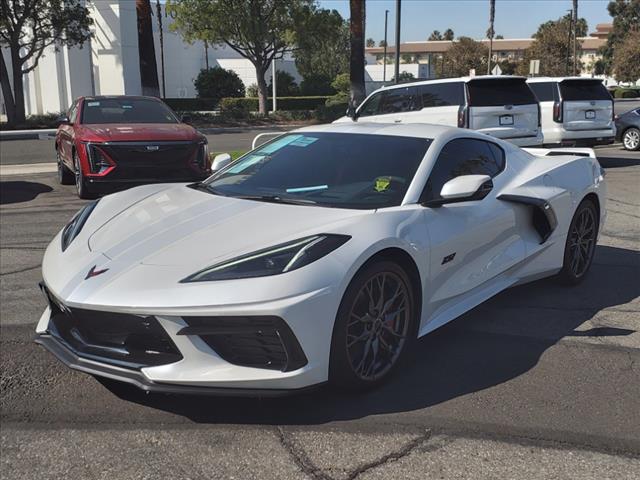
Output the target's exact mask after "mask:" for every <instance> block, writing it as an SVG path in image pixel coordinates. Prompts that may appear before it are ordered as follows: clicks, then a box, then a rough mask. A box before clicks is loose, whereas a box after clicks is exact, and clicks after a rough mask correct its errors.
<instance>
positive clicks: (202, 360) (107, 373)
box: [36, 286, 339, 396]
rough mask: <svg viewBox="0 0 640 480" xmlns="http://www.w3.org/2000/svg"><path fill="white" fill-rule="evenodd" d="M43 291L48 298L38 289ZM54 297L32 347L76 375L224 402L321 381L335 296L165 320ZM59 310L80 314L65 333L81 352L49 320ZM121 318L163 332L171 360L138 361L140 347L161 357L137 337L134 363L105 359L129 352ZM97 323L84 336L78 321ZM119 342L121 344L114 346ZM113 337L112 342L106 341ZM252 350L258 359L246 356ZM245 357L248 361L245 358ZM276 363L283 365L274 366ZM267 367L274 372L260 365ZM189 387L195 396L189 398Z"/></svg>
mask: <svg viewBox="0 0 640 480" xmlns="http://www.w3.org/2000/svg"><path fill="white" fill-rule="evenodd" d="M43 290H45V293H47V292H48V290H47V289H46V287H44V286H43ZM59 298H60V297H59V296H58V295H57V294H50V293H49V295H48V299H49V306H48V307H47V308H46V309H45V311H44V312H43V314H42V316H41V318H40V321H39V322H38V326H37V328H36V333H37V334H38V336H37V339H36V342H37V343H39V344H41V345H42V346H44V347H45V348H46V349H47V350H49V351H50V352H51V353H53V354H54V355H55V356H56V357H57V358H58V359H59V360H61V361H62V362H63V363H65V364H66V365H67V366H69V367H70V368H74V369H76V370H80V371H84V372H87V373H91V374H94V375H98V376H104V377H108V378H112V379H115V380H120V381H123V382H127V383H130V384H133V385H136V386H137V387H139V388H142V389H143V390H148V391H164V392H185V393H197V392H202V393H211V394H228V395H236V394H238V392H241V393H243V394H245V395H250V396H255V395H259V396H265V395H282V394H283V393H284V392H291V393H295V392H299V391H303V389H306V388H307V387H312V386H316V385H319V384H322V383H324V382H326V381H327V379H328V362H329V348H330V344H331V334H332V330H333V319H334V318H335V311H336V309H337V304H338V303H339V302H337V301H336V298H337V297H336V292H335V290H333V289H330V288H325V289H321V290H320V291H315V292H309V293H305V294H302V295H295V296H292V297H288V298H281V299H278V300H275V301H272V302H263V303H251V304H247V305H245V306H242V305H237V304H236V305H233V306H230V307H223V308H220V307H215V308H213V309H209V308H208V309H207V311H203V310H202V309H201V308H198V312H197V313H196V312H195V311H194V310H192V309H189V308H181V309H180V310H181V311H180V312H172V313H171V314H170V315H169V314H160V313H158V312H153V311H149V312H141V311H139V310H135V311H131V310H129V311H126V309H123V308H111V307H110V308H108V309H107V308H99V307H98V308H96V306H93V305H84V304H77V303H71V304H66V303H65V304H62V302H61V301H60V300H59ZM61 304H62V305H64V306H63V307H62V311H67V312H69V314H70V315H72V316H73V315H74V314H75V313H76V312H81V313H80V315H84V317H82V318H79V319H78V320H79V322H80V323H77V322H76V323H75V326H77V327H78V328H77V329H76V331H75V332H72V333H73V336H74V337H75V338H76V339H80V341H81V344H80V345H78V343H77V342H76V341H74V339H73V338H71V337H70V335H69V332H70V331H71V329H72V328H73V327H74V325H73V324H72V325H69V324H68V322H67V323H65V324H61V323H60V322H59V320H55V321H54V320H53V319H54V318H56V319H57V318H59V317H57V315H60V311H61V310H60V308H61V307H60V305H61ZM110 316H112V317H114V321H113V322H111V321H109V318H110ZM92 317H94V318H92ZM116 317H117V318H116ZM122 317H124V318H122ZM128 317H131V318H132V321H134V322H136V320H135V317H139V319H140V320H138V321H142V320H146V321H147V322H146V323H149V321H150V323H154V324H155V323H157V325H158V326H159V327H160V328H161V329H162V334H163V335H162V336H165V335H166V337H167V338H166V339H165V340H166V341H167V342H168V343H170V344H171V345H173V346H174V347H175V348H176V349H177V352H174V353H178V355H177V356H174V357H173V358H169V359H168V360H167V361H164V362H155V363H153V362H149V361H145V358H144V355H140V354H141V352H142V353H145V350H147V345H148V350H151V352H148V353H157V352H154V350H155V351H160V350H161V348H158V343H159V342H158V341H157V339H158V338H159V337H158V335H157V333H158V332H157V331H156V332H155V337H154V341H152V342H150V343H148V344H147V343H146V340H145V341H142V342H141V341H140V339H139V337H137V338H135V339H134V340H133V341H132V343H131V344H134V349H133V350H129V354H130V356H131V358H133V357H135V358H136V362H135V363H133V362H127V361H125V360H126V358H127V357H124V358H123V357H118V356H117V354H116V355H115V356H114V354H112V353H111V352H113V351H116V353H117V351H118V350H126V349H129V347H128V345H130V344H129V343H128V342H129V341H128V340H126V339H124V338H125V337H127V335H128V333H129V332H132V333H133V334H134V335H135V336H138V335H139V333H140V329H139V327H138V326H136V327H135V328H132V329H130V330H129V329H127V328H128V327H127V326H126V321H127V318H128ZM100 319H103V321H104V323H102V324H103V325H109V327H108V328H105V329H101V328H98V329H97V330H96V331H93V332H92V331H88V330H83V326H82V323H83V321H86V323H91V322H93V324H94V325H96V324H98V325H100V324H101V322H100ZM208 319H214V320H223V321H222V322H218V323H217V324H214V323H207V320H208ZM253 319H255V320H256V325H258V327H257V328H259V329H261V330H262V331H261V332H260V335H261V338H259V339H258V342H257V343H256V342H255V341H254V340H255V337H251V336H250V335H247V334H246V333H247V329H248V328H249V329H251V328H250V327H251V325H250V323H251V322H252V321H253ZM268 319H277V320H278V321H280V322H281V323H280V324H277V325H276V328H272V329H271V330H270V331H268V330H269V326H268V325H267V326H266V327H265V323H264V322H265V321H267V320H268ZM195 320H199V322H197V321H195ZM236 320H237V321H236ZM261 322H262V323H261ZM61 326H62V327H64V328H65V329H66V330H65V332H64V333H65V334H66V335H62V334H61V328H60V327H61ZM234 329H235V330H234ZM230 330H231V331H230ZM238 330H239V331H240V334H241V335H240V336H238V337H235V338H234V337H232V336H229V335H234V334H237V333H238ZM254 330H255V329H253V330H251V331H252V332H253V331H254ZM113 334H115V337H113ZM110 335H111V336H110ZM212 335H213V336H214V337H212ZM215 335H219V336H218V337H215ZM243 335H244V336H243ZM118 336H120V338H121V339H124V340H123V341H121V342H120V343H119V344H118V342H119V340H117V338H118ZM113 338H116V341H112V339H113ZM280 340H281V345H282V349H281V350H280V351H278V352H276V353H275V354H273V355H272V353H273V350H272V349H271V348H272V346H273V344H274V343H276V342H278V341H280ZM141 345H142V346H141ZM256 350H258V352H257V354H255V355H253V354H251V352H252V351H256ZM248 353H249V354H251V355H249V356H250V357H251V358H249V359H247V355H248ZM125 355H127V353H126V352H125ZM282 357H284V361H283V362H282V363H280V364H277V363H276V362H277V361H278V359H282ZM141 358H142V359H141ZM256 358H257V359H258V361H257V362H256V361H255V360H256ZM146 360H148V357H147V359H146ZM260 362H262V363H261V364H260ZM271 362H273V365H270V366H269V365H266V364H269V363H271ZM191 388H193V389H195V390H194V391H193V392H191V391H190V389H191ZM263 390H266V391H267V392H263Z"/></svg>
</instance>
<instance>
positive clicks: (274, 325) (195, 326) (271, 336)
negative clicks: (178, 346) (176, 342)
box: [178, 316, 308, 372]
mask: <svg viewBox="0 0 640 480" xmlns="http://www.w3.org/2000/svg"><path fill="white" fill-rule="evenodd" d="M183 319H184V321H185V322H186V323H187V325H188V327H185V328H183V329H182V330H180V331H179V332H178V335H197V336H199V337H200V338H201V339H202V340H203V341H204V342H205V343H206V344H207V345H208V346H209V347H211V349H213V350H214V351H215V352H216V353H217V354H218V355H220V357H222V358H223V359H224V360H226V361H227V362H229V363H232V364H234V365H240V366H245V367H254V368H266V369H270V370H280V371H283V372H289V371H292V370H297V369H298V368H301V367H303V366H305V365H306V364H307V363H308V361H307V358H306V356H305V355H304V352H303V351H302V347H301V346H300V343H298V340H297V339H296V337H295V335H294V334H293V332H292V331H291V329H290V328H289V326H288V325H287V323H286V322H285V321H284V320H283V319H282V318H280V317H275V316H254V317H183Z"/></svg>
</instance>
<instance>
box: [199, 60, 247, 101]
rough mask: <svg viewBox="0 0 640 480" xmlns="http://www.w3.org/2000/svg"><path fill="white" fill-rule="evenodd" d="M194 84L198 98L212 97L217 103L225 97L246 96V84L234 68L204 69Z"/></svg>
mask: <svg viewBox="0 0 640 480" xmlns="http://www.w3.org/2000/svg"><path fill="white" fill-rule="evenodd" d="M193 84H194V85H195V87H196V91H197V92H198V98H210V99H212V100H214V101H215V102H216V103H217V102H218V101H220V99H221V98H225V97H244V84H243V83H242V80H240V77H239V76H238V75H237V74H236V72H234V71H232V70H225V69H224V68H220V67H214V68H209V69H208V70H207V69H202V70H200V73H199V74H198V76H197V77H196V79H195V80H194V82H193Z"/></svg>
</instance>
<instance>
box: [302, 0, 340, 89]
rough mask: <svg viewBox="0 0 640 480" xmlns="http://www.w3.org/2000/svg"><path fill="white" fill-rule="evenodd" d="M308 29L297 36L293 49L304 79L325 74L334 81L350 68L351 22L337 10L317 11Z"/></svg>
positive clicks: (309, 20) (308, 22)
mask: <svg viewBox="0 0 640 480" xmlns="http://www.w3.org/2000/svg"><path fill="white" fill-rule="evenodd" d="M305 30H306V32H305V33H304V34H301V35H298V36H297V37H298V38H297V41H296V45H297V48H296V50H295V51H294V52H293V55H294V57H295V61H296V68H297V69H298V73H300V75H301V76H302V78H305V79H306V78H312V77H316V76H321V77H324V78H326V79H327V82H328V83H330V82H331V80H333V79H334V78H335V77H336V75H338V74H339V73H344V72H348V71H349V24H348V23H347V22H345V20H344V19H343V18H342V16H341V15H340V14H339V13H338V12H337V11H336V10H323V9H321V10H317V11H316V12H315V13H314V14H313V15H311V16H310V17H309V18H308V20H307V28H306V29H305ZM328 83H327V84H328Z"/></svg>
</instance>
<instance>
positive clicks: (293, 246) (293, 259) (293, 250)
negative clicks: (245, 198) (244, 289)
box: [181, 234, 351, 283]
mask: <svg viewBox="0 0 640 480" xmlns="http://www.w3.org/2000/svg"><path fill="white" fill-rule="evenodd" d="M350 238H351V237H349V236H348V235H333V234H320V235H314V236H311V237H305V238H302V239H300V240H295V241H293V242H288V243H282V244H280V245H276V246H274V247H270V248H266V249H264V250H259V251H257V252H254V253H250V254H248V255H243V256H241V257H237V258H234V259H232V260H227V261H225V262H222V263H218V264H216V265H212V266H211V267H208V268H205V269H203V270H200V271H199V272H196V273H194V274H193V275H189V276H188V277H187V278H185V279H183V280H181V283H189V282H209V281H214V280H231V279H238V278H252V277H266V276H269V275H277V274H279V273H285V272H290V271H292V270H296V269H298V268H301V267H304V266H305V265H309V264H310V263H311V262H315V261H316V260H318V259H320V258H322V257H324V256H325V255H327V254H329V253H331V252H332V251H334V250H335V249H336V248H338V247H340V246H341V245H343V244H344V243H345V242H347V240H349V239H350Z"/></svg>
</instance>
